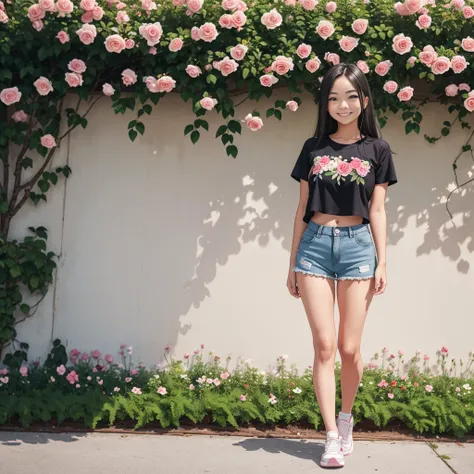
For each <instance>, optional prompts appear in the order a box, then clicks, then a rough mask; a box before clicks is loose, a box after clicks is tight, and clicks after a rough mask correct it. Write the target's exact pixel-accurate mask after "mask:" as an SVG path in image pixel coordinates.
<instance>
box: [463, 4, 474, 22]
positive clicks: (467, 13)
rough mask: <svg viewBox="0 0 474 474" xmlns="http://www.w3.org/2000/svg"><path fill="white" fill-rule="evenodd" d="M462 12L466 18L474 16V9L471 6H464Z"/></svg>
mask: <svg viewBox="0 0 474 474" xmlns="http://www.w3.org/2000/svg"><path fill="white" fill-rule="evenodd" d="M462 14H463V16H464V18H465V19H466V20H469V18H472V17H473V16H474V10H473V9H472V8H471V7H464V8H463V9H462Z"/></svg>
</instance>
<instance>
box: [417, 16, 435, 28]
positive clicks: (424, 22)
mask: <svg viewBox="0 0 474 474" xmlns="http://www.w3.org/2000/svg"><path fill="white" fill-rule="evenodd" d="M415 25H416V26H417V27H418V28H419V29H420V30H427V29H428V28H429V27H430V26H431V17H430V16H429V15H421V16H419V17H418V20H416V22H415Z"/></svg>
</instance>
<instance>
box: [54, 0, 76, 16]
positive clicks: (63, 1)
mask: <svg viewBox="0 0 474 474" xmlns="http://www.w3.org/2000/svg"><path fill="white" fill-rule="evenodd" d="M73 10H74V5H73V3H72V2H71V0H58V1H57V2H56V11H57V12H58V16H59V17H63V16H66V15H68V14H69V13H72V12H73Z"/></svg>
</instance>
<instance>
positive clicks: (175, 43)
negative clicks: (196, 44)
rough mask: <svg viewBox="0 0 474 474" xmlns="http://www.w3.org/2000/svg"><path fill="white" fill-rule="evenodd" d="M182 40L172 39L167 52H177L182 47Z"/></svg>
mask: <svg viewBox="0 0 474 474" xmlns="http://www.w3.org/2000/svg"><path fill="white" fill-rule="evenodd" d="M183 44H184V43H183V40H182V39H181V38H174V39H172V40H171V42H170V45H169V50H170V51H172V52H173V53H176V52H178V51H179V50H180V49H181V48H182V47H183Z"/></svg>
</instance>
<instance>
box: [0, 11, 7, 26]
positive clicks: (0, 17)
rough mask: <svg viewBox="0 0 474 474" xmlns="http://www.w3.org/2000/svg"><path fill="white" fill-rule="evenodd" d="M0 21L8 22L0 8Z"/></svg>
mask: <svg viewBox="0 0 474 474" xmlns="http://www.w3.org/2000/svg"><path fill="white" fill-rule="evenodd" d="M0 23H8V15H7V14H6V13H5V11H4V10H2V9H1V8H0Z"/></svg>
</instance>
